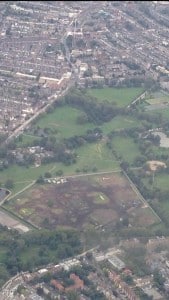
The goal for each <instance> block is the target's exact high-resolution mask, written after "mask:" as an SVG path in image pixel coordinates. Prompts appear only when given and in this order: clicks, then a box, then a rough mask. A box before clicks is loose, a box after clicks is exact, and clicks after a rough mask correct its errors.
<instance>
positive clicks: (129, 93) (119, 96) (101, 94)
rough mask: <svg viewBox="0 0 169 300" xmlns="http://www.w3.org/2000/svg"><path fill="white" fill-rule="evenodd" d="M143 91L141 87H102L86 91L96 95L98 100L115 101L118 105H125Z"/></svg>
mask: <svg viewBox="0 0 169 300" xmlns="http://www.w3.org/2000/svg"><path fill="white" fill-rule="evenodd" d="M143 92H144V89H143V88H103V89H90V90H88V93H89V94H90V95H92V96H94V97H96V98H97V99H98V100H99V101H100V102H102V101H104V100H107V101H109V102H116V103H117V105H118V106H120V107H125V106H127V105H128V104H130V103H131V102H132V101H133V100H134V99H135V98H137V97H138V96H139V95H140V94H141V93H143Z"/></svg>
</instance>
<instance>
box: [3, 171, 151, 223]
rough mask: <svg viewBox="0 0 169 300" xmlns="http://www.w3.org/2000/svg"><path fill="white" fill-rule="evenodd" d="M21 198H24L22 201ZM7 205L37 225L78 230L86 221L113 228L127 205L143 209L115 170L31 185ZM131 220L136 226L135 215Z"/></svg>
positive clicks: (123, 216) (124, 215)
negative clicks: (102, 173) (52, 182)
mask: <svg viewBox="0 0 169 300" xmlns="http://www.w3.org/2000/svg"><path fill="white" fill-rule="evenodd" d="M100 196H101V197H100ZM22 197H23V199H25V198H26V199H28V201H27V202H25V201H23V202H22ZM8 206H9V208H10V209H12V210H13V211H15V212H16V213H18V214H20V213H21V212H26V213H25V216H24V218H25V219H26V220H27V221H31V222H32V223H34V224H36V225H38V226H41V227H45V228H56V227H60V226H68V227H74V228H78V229H80V228H84V227H85V226H86V224H92V225H94V226H98V225H106V224H109V223H111V224H112V228H113V226H116V224H117V223H118V222H119V220H120V218H121V219H123V218H125V217H126V216H128V217H129V218H130V214H132V210H131V208H134V209H136V210H138V209H139V210H145V209H144V208H142V202H141V200H140V199H139V197H138V196H137V195H136V193H135V192H134V191H133V190H132V188H131V186H130V184H129V182H128V181H127V179H126V178H125V177H123V176H122V175H120V174H117V173H116V174H113V175H112V174H105V175H104V176H84V177H79V178H76V179H75V178H74V179H73V178H69V179H68V181H67V182H66V183H63V184H45V185H39V186H34V187H32V188H31V189H29V190H27V191H25V192H23V193H22V194H21V195H20V201H17V198H16V199H14V200H13V201H11V202H10V203H8ZM22 216H23V214H22ZM131 216H132V215H131ZM131 219H132V220H133V221H132V222H131V225H132V226H136V225H137V218H133V217H132V218H131ZM140 222H142V220H141V219H140ZM154 222H156V219H155V217H154ZM146 225H149V221H148V220H147V221H146V219H145V220H143V226H146Z"/></svg>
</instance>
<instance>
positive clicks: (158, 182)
mask: <svg viewBox="0 0 169 300" xmlns="http://www.w3.org/2000/svg"><path fill="white" fill-rule="evenodd" d="M143 182H144V183H145V184H146V185H147V186H148V187H150V185H149V179H148V178H144V179H143ZM168 183H169V174H160V173H155V175H154V186H155V187H157V188H160V189H161V190H162V191H168V190H169V185H168Z"/></svg>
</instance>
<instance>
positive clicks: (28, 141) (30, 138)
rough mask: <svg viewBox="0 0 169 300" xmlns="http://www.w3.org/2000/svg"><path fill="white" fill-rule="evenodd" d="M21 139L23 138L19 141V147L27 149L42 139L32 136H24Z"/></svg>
mask: <svg viewBox="0 0 169 300" xmlns="http://www.w3.org/2000/svg"><path fill="white" fill-rule="evenodd" d="M21 137H22V140H21V141H19V140H18V141H17V147H26V146H28V145H30V144H31V143H32V142H33V141H35V140H40V137H38V136H32V135H29V134H22V135H21Z"/></svg>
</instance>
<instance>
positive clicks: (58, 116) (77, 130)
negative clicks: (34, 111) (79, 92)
mask: <svg viewBox="0 0 169 300" xmlns="http://www.w3.org/2000/svg"><path fill="white" fill-rule="evenodd" d="M81 113H82V111H80V110H78V109H76V108H72V107H69V106H63V107H58V108H56V109H55V110H54V111H53V112H52V113H48V114H46V115H44V116H42V118H40V119H39V120H38V121H37V122H36V125H34V126H36V127H37V126H39V127H40V128H45V127H48V128H51V129H57V130H58V133H57V137H59V138H68V137H71V136H73V135H81V134H83V133H85V132H86V130H88V129H92V128H95V127H96V126H94V125H93V124H89V123H87V124H83V125H78V124H77V122H76V120H77V117H78V116H79V115H81Z"/></svg>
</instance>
